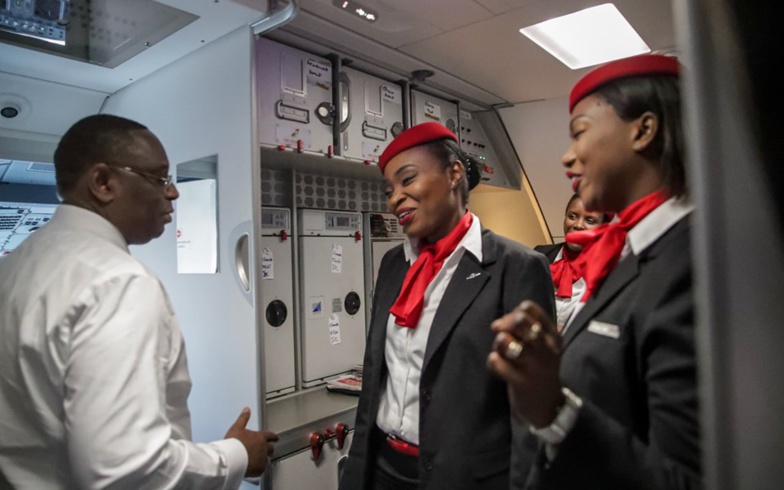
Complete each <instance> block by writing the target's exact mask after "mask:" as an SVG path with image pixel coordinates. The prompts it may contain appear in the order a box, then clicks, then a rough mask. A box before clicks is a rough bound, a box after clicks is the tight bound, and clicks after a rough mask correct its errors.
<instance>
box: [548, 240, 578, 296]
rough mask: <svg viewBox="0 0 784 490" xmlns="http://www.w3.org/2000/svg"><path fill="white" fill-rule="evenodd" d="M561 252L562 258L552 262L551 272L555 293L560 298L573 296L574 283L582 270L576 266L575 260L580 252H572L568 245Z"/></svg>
mask: <svg viewBox="0 0 784 490" xmlns="http://www.w3.org/2000/svg"><path fill="white" fill-rule="evenodd" d="M561 252H562V255H563V256H562V258H561V259H560V260H556V261H555V262H553V263H552V264H550V274H551V275H552V276H553V284H554V285H555V287H556V291H555V295H556V296H558V297H559V298H571V297H572V285H573V284H574V283H575V281H577V280H578V279H580V277H581V276H580V271H579V270H578V269H577V268H576V267H575V266H574V261H575V260H576V259H577V257H579V256H580V253H579V252H572V251H571V250H569V248H568V247H567V246H566V245H564V246H563V248H562V249H561Z"/></svg>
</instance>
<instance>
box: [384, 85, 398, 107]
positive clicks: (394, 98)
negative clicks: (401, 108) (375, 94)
mask: <svg viewBox="0 0 784 490" xmlns="http://www.w3.org/2000/svg"><path fill="white" fill-rule="evenodd" d="M381 98H382V99H383V100H386V101H388V102H391V103H393V104H402V103H403V102H402V100H401V95H400V89H399V88H398V89H396V88H395V87H389V86H387V85H382V86H381Z"/></svg>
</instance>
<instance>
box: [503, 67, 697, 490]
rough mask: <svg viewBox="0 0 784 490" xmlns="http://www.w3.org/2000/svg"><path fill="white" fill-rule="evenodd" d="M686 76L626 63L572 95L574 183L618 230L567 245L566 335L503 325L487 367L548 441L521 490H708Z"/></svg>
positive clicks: (532, 320) (529, 321)
mask: <svg viewBox="0 0 784 490" xmlns="http://www.w3.org/2000/svg"><path fill="white" fill-rule="evenodd" d="M678 72H679V65H678V62H677V61H676V60H675V59H673V58H670V57H665V56H658V55H645V56H638V57H633V58H628V59H624V60H619V61H615V62H612V63H609V64H607V65H604V66H602V67H599V68H597V69H595V70H594V71H592V72H590V73H589V74H588V75H586V76H585V77H584V78H583V79H582V80H580V81H579V82H578V83H577V85H575V87H574V88H573V89H572V92H571V94H570V97H569V109H570V112H571V121H570V124H569V130H570V133H571V136H572V143H571V146H570V147H569V149H568V150H567V152H566V154H565V155H564V157H563V164H564V165H565V166H566V168H567V172H566V174H567V176H568V177H569V178H570V179H571V181H572V186H573V188H574V190H575V192H577V193H579V195H580V197H581V198H582V200H583V202H584V203H585V207H586V209H588V210H592V211H602V212H618V213H619V219H618V221H617V222H615V223H612V224H609V225H602V226H600V227H597V228H595V229H593V230H589V231H583V232H577V233H572V234H570V235H569V236H567V238H566V239H567V241H575V242H577V243H580V244H582V245H583V246H584V247H585V251H584V252H583V259H584V262H583V274H584V277H585V281H586V292H585V294H584V296H583V301H584V302H583V303H581V306H582V308H581V309H579V310H578V311H577V312H575V314H574V315H573V317H572V318H571V319H570V321H569V322H568V323H567V325H566V329H565V331H564V333H563V336H562V335H561V334H559V333H558V332H557V331H556V328H555V325H554V324H553V321H552V320H551V318H550V316H549V315H548V313H547V308H541V307H540V306H539V305H537V304H535V302H531V301H527V302H524V303H523V304H521V305H520V307H519V308H517V309H516V310H515V311H514V312H512V313H510V314H507V315H506V316H503V317H502V318H500V319H499V320H497V321H496V322H494V323H493V325H492V329H493V330H494V331H495V332H498V335H497V337H496V343H495V350H494V352H493V353H491V355H490V356H489V359H488V362H489V365H490V367H491V369H492V370H493V371H494V372H496V373H497V374H499V375H500V376H501V377H502V378H503V379H505V380H506V381H507V383H508V387H509V390H510V399H511V402H512V412H513V414H514V417H515V419H516V420H519V421H526V422H528V423H530V424H531V426H532V429H531V430H530V431H529V432H530V433H531V435H530V437H535V438H536V440H537V442H538V446H534V447H538V453H537V455H536V458H535V461H536V462H535V464H534V465H533V466H532V467H530V474H529V475H528V477H527V479H525V481H523V479H522V478H521V479H520V481H515V482H514V487H516V488H523V487H524V488H536V489H559V490H568V489H573V488H574V489H576V488H580V489H585V488H590V489H632V488H633V489H638V488H644V489H687V488H688V489H690V488H700V486H701V477H700V474H701V472H700V438H699V425H698V420H697V386H696V362H695V354H694V300H693V297H692V261H691V255H690V242H689V227H690V220H689V214H690V212H691V209H692V208H691V206H690V205H689V203H688V201H687V199H686V182H685V178H684V161H683V135H682V126H681V110H680V102H681V101H680V91H679V84H678ZM517 442H518V441H516V442H515V456H516V457H517V456H520V457H521V458H523V459H524V460H527V459H530V455H523V454H522V453H524V452H525V451H526V448H527V447H530V445H526V444H522V443H521V444H517ZM520 464H521V465H527V464H528V463H526V462H525V461H523V462H522V463H520ZM520 473H521V475H524V474H525V473H527V471H521V472H520Z"/></svg>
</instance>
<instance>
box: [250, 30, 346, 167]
mask: <svg viewBox="0 0 784 490" xmlns="http://www.w3.org/2000/svg"><path fill="white" fill-rule="evenodd" d="M256 84H257V85H256V87H257V95H256V99H257V100H258V126H259V142H260V143H262V144H267V145H274V146H285V147H288V148H295V149H301V150H302V151H311V152H315V153H321V154H326V153H328V151H329V148H330V147H331V146H332V119H333V116H334V111H333V110H332V108H333V105H332V63H331V62H330V61H329V60H327V59H325V58H321V57H319V56H316V55H313V54H310V53H307V52H305V51H300V50H298V49H295V48H292V47H290V46H286V45H283V44H279V43H276V42H274V41H270V40H269V39H265V38H259V39H258V40H257V41H256Z"/></svg>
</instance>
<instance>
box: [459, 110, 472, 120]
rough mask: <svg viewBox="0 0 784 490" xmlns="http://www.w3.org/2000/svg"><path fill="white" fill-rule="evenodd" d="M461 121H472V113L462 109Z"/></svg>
mask: <svg viewBox="0 0 784 490" xmlns="http://www.w3.org/2000/svg"><path fill="white" fill-rule="evenodd" d="M460 119H465V120H466V121H470V120H471V113H470V112H468V111H464V110H462V109H460Z"/></svg>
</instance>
